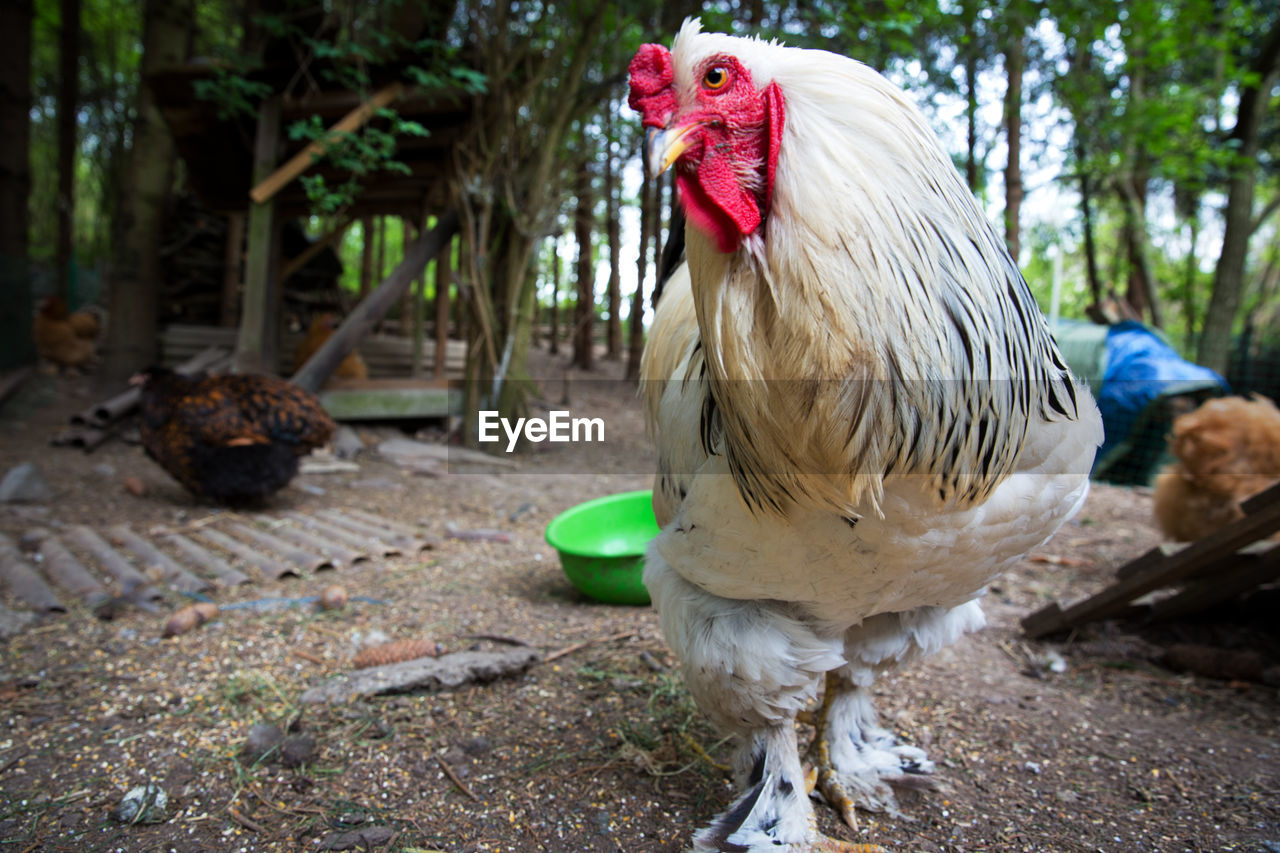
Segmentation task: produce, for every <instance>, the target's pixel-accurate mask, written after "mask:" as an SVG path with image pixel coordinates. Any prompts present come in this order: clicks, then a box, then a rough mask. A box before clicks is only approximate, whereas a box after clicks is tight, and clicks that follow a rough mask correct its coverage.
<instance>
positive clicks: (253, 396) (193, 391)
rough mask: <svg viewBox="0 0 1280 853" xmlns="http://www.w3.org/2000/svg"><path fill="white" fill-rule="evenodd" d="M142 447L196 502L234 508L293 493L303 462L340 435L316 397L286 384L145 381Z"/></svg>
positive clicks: (159, 373)
mask: <svg viewBox="0 0 1280 853" xmlns="http://www.w3.org/2000/svg"><path fill="white" fill-rule="evenodd" d="M141 376H142V377H143V378H142V394H141V400H140V403H141V408H142V421H141V434H142V446H143V448H144V449H145V450H146V452H147V455H148V456H150V457H151V458H152V459H154V460H155V461H156V462H157V463H158V464H159V465H160V467H162V468H164V470H165V471H167V472H168V473H169V474H170V475H171V476H172V477H173V478H174V479H176V480H177V481H178V482H180V483H182V485H184V486H186V487H187V488H188V489H190V490H191V491H192V492H193V493H195V494H196V495H199V496H201V497H206V498H210V499H212V500H215V501H221V502H229V503H234V502H237V501H244V500H251V499H255V498H262V497H265V496H267V495H270V494H272V493H274V492H276V491H278V490H280V489H282V488H284V486H286V485H287V484H288V483H289V481H290V480H292V479H293V477H294V475H295V474H297V472H298V459H299V457H301V456H304V455H306V454H307V453H309V452H310V451H312V450H314V449H315V448H317V447H319V446H321V445H322V444H324V443H325V442H326V441H328V440H329V438H330V436H332V435H333V431H334V423H333V419H332V418H330V417H329V415H328V413H327V412H325V410H324V409H323V408H322V407H321V405H320V401H319V400H317V399H316V397H315V396H314V395H313V394H310V393H309V392H307V391H304V390H303V389H301V388H299V387H297V386H296V385H292V384H290V383H289V382H286V381H284V380H283V379H276V378H275V377H271V376H259V375H253V374H240V375H230V376H205V375H203V374H200V375H196V376H193V377H186V376H183V375H181V374H178V373H174V372H173V371H172V370H168V369H165V368H156V367H153V368H149V369H148V370H146V371H145V372H144V373H143V374H142V375H141Z"/></svg>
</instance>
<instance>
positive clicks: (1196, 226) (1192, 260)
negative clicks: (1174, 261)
mask: <svg viewBox="0 0 1280 853" xmlns="http://www.w3.org/2000/svg"><path fill="white" fill-rule="evenodd" d="M1187 230H1188V231H1189V232H1190V238H1189V239H1190V243H1189V245H1188V247H1187V259H1186V265H1185V266H1184V267H1183V274H1182V276H1183V278H1182V319H1183V322H1184V323H1185V324H1186V330H1185V331H1184V333H1183V347H1184V349H1185V350H1186V351H1187V352H1191V351H1192V349H1193V348H1194V347H1195V341H1196V333H1195V329H1196V325H1197V323H1198V321H1199V318H1198V317H1197V316H1196V315H1197V313H1198V312H1197V311H1196V272H1197V271H1198V270H1199V267H1200V256H1199V255H1198V254H1197V253H1196V241H1197V240H1198V239H1199V238H1200V212H1199V210H1191V211H1189V215H1188V216H1187Z"/></svg>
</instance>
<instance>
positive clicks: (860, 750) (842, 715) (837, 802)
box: [806, 674, 934, 827]
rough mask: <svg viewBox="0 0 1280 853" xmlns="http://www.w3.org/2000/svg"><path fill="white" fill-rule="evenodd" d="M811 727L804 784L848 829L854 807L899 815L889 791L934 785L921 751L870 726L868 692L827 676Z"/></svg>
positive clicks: (931, 767)
mask: <svg viewBox="0 0 1280 853" xmlns="http://www.w3.org/2000/svg"><path fill="white" fill-rule="evenodd" d="M814 725H815V726H816V727H817V733H816V734H815V735H814V739H813V743H811V744H810V746H809V751H808V753H807V755H806V758H807V759H808V761H809V762H811V764H812V770H810V772H809V773H808V775H807V779H806V781H807V783H808V786H809V789H810V791H812V790H813V789H814V788H815V787H816V789H817V790H818V792H819V793H821V794H822V796H823V798H824V799H825V800H826V801H827V803H828V804H829V805H831V807H832V808H834V809H835V810H836V811H837V812H839V813H840V816H841V817H843V818H844V821H845V823H847V824H848V825H849V826H850V827H856V826H857V809H862V810H864V811H868V812H887V813H889V814H891V815H894V816H895V817H904V815H902V813H901V812H899V811H898V801H897V797H896V796H895V795H894V791H893V789H894V788H895V787H898V788H914V789H927V788H932V787H933V786H934V783H933V781H932V779H930V778H929V774H931V773H933V770H934V764H933V762H932V761H930V760H929V759H928V757H927V756H926V755H925V753H924V750H922V749H918V748H916V747H914V746H907V745H905V744H901V743H899V742H898V740H897V738H895V737H894V736H893V734H892V733H891V732H889V731H887V730H886V729H883V728H881V727H880V726H879V725H878V724H877V723H876V717H875V710H874V709H873V708H872V706H871V696H870V692H869V691H867V690H865V689H863V688H860V687H857V686H855V685H853V684H851V683H849V682H848V681H846V680H844V679H842V678H840V677H839V676H837V675H835V674H828V676H827V689H826V693H825V694H824V696H823V699H822V706H821V707H820V708H819V709H818V712H817V715H816V719H815V720H814Z"/></svg>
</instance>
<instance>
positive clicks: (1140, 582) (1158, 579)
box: [1022, 484, 1280, 637]
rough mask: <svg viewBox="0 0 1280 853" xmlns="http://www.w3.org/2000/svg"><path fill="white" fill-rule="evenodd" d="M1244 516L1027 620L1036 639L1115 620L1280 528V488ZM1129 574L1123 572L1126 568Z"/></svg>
mask: <svg viewBox="0 0 1280 853" xmlns="http://www.w3.org/2000/svg"><path fill="white" fill-rule="evenodd" d="M1247 506H1248V508H1247V509H1246V512H1249V513H1250V514H1249V515H1246V516H1245V517H1244V518H1242V519H1240V520H1239V521H1236V522H1234V523H1232V524H1229V525H1227V526H1226V527H1224V528H1222V529H1221V530H1218V531H1215V532H1214V533H1211V534H1210V535H1208V536H1206V537H1204V538H1203V539H1200V540H1198V541H1196V542H1193V543H1191V544H1190V545H1188V546H1187V547H1186V548H1184V549H1182V550H1181V551H1178V552H1177V553H1175V554H1170V555H1166V554H1165V553H1164V552H1163V551H1162V550H1161V549H1160V548H1153V549H1152V550H1151V551H1148V552H1147V553H1146V554H1144V555H1142V556H1141V557H1139V558H1138V560H1137V561H1135V562H1137V563H1139V567H1138V568H1137V569H1135V570H1131V571H1128V572H1127V573H1126V575H1125V577H1123V578H1121V579H1119V580H1117V581H1116V582H1115V583H1113V584H1112V585H1111V586H1109V587H1107V588H1106V589H1103V590H1102V591H1101V592H1098V593H1097V594H1095V595H1093V596H1091V597H1089V598H1086V599H1084V600H1083V601H1080V602H1077V603H1076V604H1074V605H1072V606H1070V607H1067V608H1065V609H1062V608H1061V607H1060V606H1059V605H1057V604H1056V603H1055V604H1051V605H1049V606H1047V607H1044V608H1041V609H1040V610H1039V611H1037V612H1035V613H1032V614H1031V615H1029V616H1027V617H1026V618H1024V619H1023V620H1022V628H1023V630H1024V631H1025V632H1026V633H1027V635H1028V636H1030V637H1041V636H1044V635H1045V634H1051V633H1053V632H1055V631H1060V630H1063V629H1064V628H1068V627H1070V626H1072V625H1077V624H1080V623H1082V622H1091V621H1096V620H1100V619H1107V618H1110V617H1112V616H1114V615H1116V614H1118V613H1120V612H1122V611H1123V610H1124V609H1125V608H1126V607H1127V606H1128V604H1129V602H1131V601H1133V599H1135V598H1137V597H1138V596H1140V595H1145V594H1147V593H1148V592H1151V591H1152V590H1155V589H1159V588H1160V587H1164V586H1169V585H1171V584H1176V583H1179V582H1181V581H1184V580H1186V579H1187V578H1189V577H1191V576H1192V575H1194V574H1195V573H1196V572H1197V571H1199V570H1200V569H1202V568H1203V567H1204V566H1205V565H1207V564H1208V563H1210V562H1212V561H1214V560H1216V559H1219V558H1220V557H1221V556H1222V555H1223V554H1224V553H1232V552H1234V551H1237V550H1239V549H1240V548H1242V547H1244V546H1246V545H1249V544H1250V543H1252V542H1255V541H1257V540H1258V539H1261V538H1263V537H1265V536H1270V535H1271V534H1272V533H1274V532H1275V531H1276V530H1278V529H1280V484H1277V485H1276V486H1272V487H1271V488H1270V489H1268V490H1267V491H1266V492H1263V493H1262V494H1259V495H1256V496H1255V497H1254V498H1252V499H1250V501H1248V502H1247ZM1122 571H1123V570H1122Z"/></svg>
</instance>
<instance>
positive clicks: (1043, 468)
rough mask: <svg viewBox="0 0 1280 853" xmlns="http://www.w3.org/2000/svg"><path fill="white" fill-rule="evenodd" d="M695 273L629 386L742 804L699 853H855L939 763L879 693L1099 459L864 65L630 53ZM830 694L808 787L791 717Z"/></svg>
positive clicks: (695, 41)
mask: <svg viewBox="0 0 1280 853" xmlns="http://www.w3.org/2000/svg"><path fill="white" fill-rule="evenodd" d="M630 71H631V97H630V104H631V106H632V107H633V108H634V109H636V110H637V111H639V112H640V113H641V114H642V116H643V122H644V124H645V126H646V127H647V128H649V129H650V131H649V132H650V136H651V139H650V146H649V165H650V168H651V170H652V171H653V172H654V173H658V172H661V171H663V170H665V169H666V168H668V167H670V166H671V165H672V164H674V166H675V169H676V182H677V186H678V187H679V193H680V202H681V205H682V207H683V209H684V212H685V214H686V216H687V218H688V222H689V225H688V227H687V228H686V240H687V265H686V266H684V267H682V268H681V269H679V270H677V271H676V272H675V274H674V275H673V276H672V277H671V279H670V280H669V281H668V282H667V284H666V292H665V293H664V295H663V297H662V301H661V302H660V304H659V306H658V309H657V315H656V317H655V320H654V328H653V331H652V334H651V336H650V339H649V342H648V345H647V348H646V351H645V359H644V365H643V373H644V378H645V380H646V382H645V396H646V401H647V405H648V408H649V415H650V417H651V419H652V422H653V425H654V428H655V430H656V437H657V443H658V456H659V461H658V474H657V478H656V481H655V486H654V509H655V511H656V513H657V516H658V521H659V523H660V524H661V526H662V533H661V534H660V535H659V536H658V537H657V538H656V539H655V540H654V543H653V544H652V546H651V547H650V549H649V552H648V555H647V559H646V566H645V583H646V584H647V585H648V587H649V590H650V592H651V594H652V596H653V600H654V604H655V606H656V607H657V609H658V611H659V612H660V614H661V618H662V627H663V632H664V634H665V635H666V638H667V641H668V643H669V644H670V645H671V647H672V648H673V649H674V651H675V652H676V654H677V656H678V657H679V658H680V661H681V664H682V669H683V672H684V677H685V680H686V682H687V684H688V686H689V690H690V692H691V693H692V694H693V697H694V699H695V700H696V701H697V703H698V705H699V707H700V708H701V709H702V710H703V711H704V712H705V713H706V714H707V715H708V716H710V717H711V718H712V720H713V721H714V722H715V723H717V724H718V725H719V726H721V727H723V728H724V729H726V730H728V731H729V732H732V733H734V734H736V735H737V736H738V737H739V738H740V742H741V747H740V751H739V753H738V757H737V759H736V762H735V773H736V781H737V783H738V785H739V786H740V795H739V796H738V798H737V799H736V800H735V801H734V802H733V804H732V805H731V806H730V807H729V808H728V809H727V810H726V811H725V812H723V813H722V814H721V815H719V816H718V817H717V818H716V819H715V820H714V821H713V822H712V824H711V825H710V826H709V827H707V828H705V829H703V830H702V831H700V832H699V833H697V835H696V836H695V838H694V847H695V849H696V850H720V851H764V850H769V851H777V850H797V851H798V850H814V849H817V850H857V849H867V848H866V846H865V845H852V844H848V843H844V842H839V841H836V840H833V839H830V838H827V837H825V836H823V835H821V834H819V833H818V831H817V829H816V828H815V823H814V813H813V809H812V806H811V805H810V802H809V796H808V793H807V786H806V779H807V778H808V779H812V780H813V781H814V782H815V783H816V784H817V786H818V788H819V790H820V791H821V792H822V794H823V795H824V797H825V798H826V799H827V800H828V801H829V802H830V803H832V804H833V805H834V806H835V807H836V808H838V809H839V810H840V812H841V813H842V815H843V816H844V818H845V820H846V821H847V822H849V823H850V824H851V825H852V823H853V820H854V809H855V807H861V808H865V809H868V810H877V811H883V810H888V811H893V810H895V808H896V802H895V799H894V794H893V792H892V788H891V787H890V786H891V785H893V784H896V783H905V782H910V781H912V780H913V779H920V778H921V776H922V774H927V773H929V772H931V771H932V769H933V765H932V763H931V762H929V761H928V760H927V758H926V757H925V754H924V753H923V752H922V751H921V750H919V749H917V748H915V747H912V746H908V745H904V744H900V743H898V741H897V740H896V738H895V737H894V735H893V734H891V733H890V732H888V731H886V730H885V729H884V728H882V727H881V726H880V725H879V724H878V723H877V718H876V714H875V711H874V709H873V707H872V683H873V681H874V679H875V677H876V676H877V675H878V674H879V673H881V672H884V671H886V670H889V669H892V668H895V667H897V666H899V665H901V664H903V663H904V662H906V661H908V660H910V659H912V658H914V657H916V656H918V655H921V654H927V653H929V652H932V651H935V650H936V649H938V648H941V647H942V646H945V645H947V644H949V643H952V642H954V641H955V640H956V639H957V638H958V637H959V636H960V635H961V634H963V633H964V632H966V631H971V630H974V629H976V628H978V627H980V626H981V625H982V624H983V615H982V610H981V608H980V606H979V604H978V601H977V599H978V597H979V596H980V595H981V594H982V592H983V588H984V585H985V584H987V583H988V582H989V581H991V580H992V579H993V578H994V577H996V576H997V575H998V574H999V573H1000V572H1001V571H1003V570H1004V569H1006V568H1007V567H1009V566H1010V565H1011V564H1012V563H1013V562H1014V561H1015V560H1016V559H1017V558H1018V557H1019V556H1020V555H1022V554H1024V553H1025V552H1026V551H1028V550H1029V549H1031V548H1033V547H1035V546H1037V545H1038V544H1040V543H1042V542H1044V541H1045V540H1046V539H1047V538H1048V537H1049V536H1050V535H1052V534H1053V532H1054V531H1055V530H1056V529H1057V527H1058V526H1059V525H1060V524H1062V522H1063V521H1064V520H1066V519H1067V518H1068V517H1069V516H1070V515H1071V514H1072V513H1074V512H1075V511H1076V510H1077V509H1078V508H1079V506H1080V504H1081V503H1082V502H1083V500H1084V497H1085V494H1086V492H1087V489H1088V473H1089V469H1090V465H1091V463H1092V461H1093V455H1094V451H1095V450H1096V447H1097V445H1098V443H1099V442H1100V441H1101V438H1102V425H1101V418H1100V417H1099V415H1098V410H1097V407H1096V406H1095V405H1094V402H1093V400H1092V399H1091V398H1090V397H1089V395H1088V392H1087V391H1086V390H1084V389H1083V387H1078V386H1077V385H1076V384H1075V383H1074V380H1073V379H1072V377H1071V375H1070V373H1069V371H1068V369H1067V367H1066V366H1065V363H1064V361H1063V359H1062V357H1061V356H1060V355H1059V353H1058V350H1057V348H1056V346H1055V344H1054V342H1053V339H1052V338H1051V336H1050V334H1049V331H1048V328H1047V326H1046V324H1045V322H1044V318H1043V316H1042V315H1041V314H1040V312H1039V310H1038V309H1037V306H1036V304H1035V301H1034V299H1033V298H1032V296H1031V294H1030V292H1029V291H1028V289H1027V286H1026V283H1025V282H1024V281H1023V279H1022V277H1021V275H1020V274H1019V272H1018V270H1017V268H1016V266H1015V265H1014V262H1013V261H1012V260H1011V259H1010V257H1009V255H1008V253H1007V252H1006V250H1005V248H1004V245H1003V243H1002V242H1001V240H1000V239H999V237H998V236H997V235H996V233H995V232H994V231H993V229H992V228H991V226H990V225H989V223H988V222H987V220H986V219H985V218H984V216H983V214H982V211H981V210H980V209H979V207H978V205H977V203H976V202H975V200H974V199H973V197H972V195H971V194H970V193H969V191H968V190H967V188H966V187H965V186H964V184H963V183H962V182H961V180H960V178H959V176H958V175H957V174H956V170H955V168H954V167H953V165H952V162H951V160H950V158H949V157H948V156H947V154H946V152H945V151H944V150H943V149H942V147H941V146H940V145H939V143H938V141H937V140H936V138H935V136H934V134H933V133H932V132H931V131H930V129H929V127H928V125H927V123H926V122H925V120H924V118H923V117H922V115H921V114H920V113H919V111H918V110H917V109H916V108H915V107H914V106H913V105H912V104H911V103H910V102H909V101H908V100H907V99H906V98H905V97H904V96H903V95H902V93H901V92H900V91H898V90H897V89H896V88H895V87H894V86H892V85H891V84H890V83H888V82H887V81H886V80H884V79H883V78H882V77H880V76H879V75H878V74H876V73H875V72H874V71H872V70H871V69H869V68H867V67H866V66H864V65H862V64H861V63H859V62H856V61H854V60H851V59H847V58H844V57H841V56H836V55H834V54H831V53H827V52H823V51H815V50H799V49H794V48H787V47H783V46H781V45H779V44H777V43H771V42H765V41H760V40H756V39H746V38H735V37H731V36H726V35H718V34H711V33H703V32H701V30H700V25H699V22H698V21H696V20H692V21H687V22H686V23H685V25H684V27H683V28H682V29H681V31H680V33H679V35H678V36H677V37H676V39H675V42H674V44H673V46H672V48H671V50H670V51H668V50H666V48H664V47H661V46H659V45H645V46H644V47H642V48H641V49H640V51H639V53H638V54H637V55H636V57H635V58H634V59H633V60H632V62H631V66H630ZM824 676H825V681H826V691H825V695H824V697H823V701H822V704H821V706H820V707H819V709H818V713H817V715H816V720H815V723H816V726H817V736H816V738H815V740H814V742H813V744H812V745H811V747H810V749H809V752H808V755H807V756H806V757H807V759H808V761H809V762H811V763H812V765H813V767H814V770H815V771H816V777H814V776H809V775H808V774H806V773H805V771H804V770H803V769H802V764H801V756H800V753H799V748H798V744H797V739H796V731H795V719H796V715H797V713H798V712H800V711H801V710H802V709H803V708H804V707H805V706H806V704H808V703H810V702H811V701H812V700H814V699H815V698H816V697H817V694H818V690H819V683H820V682H821V681H823V677H824Z"/></svg>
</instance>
